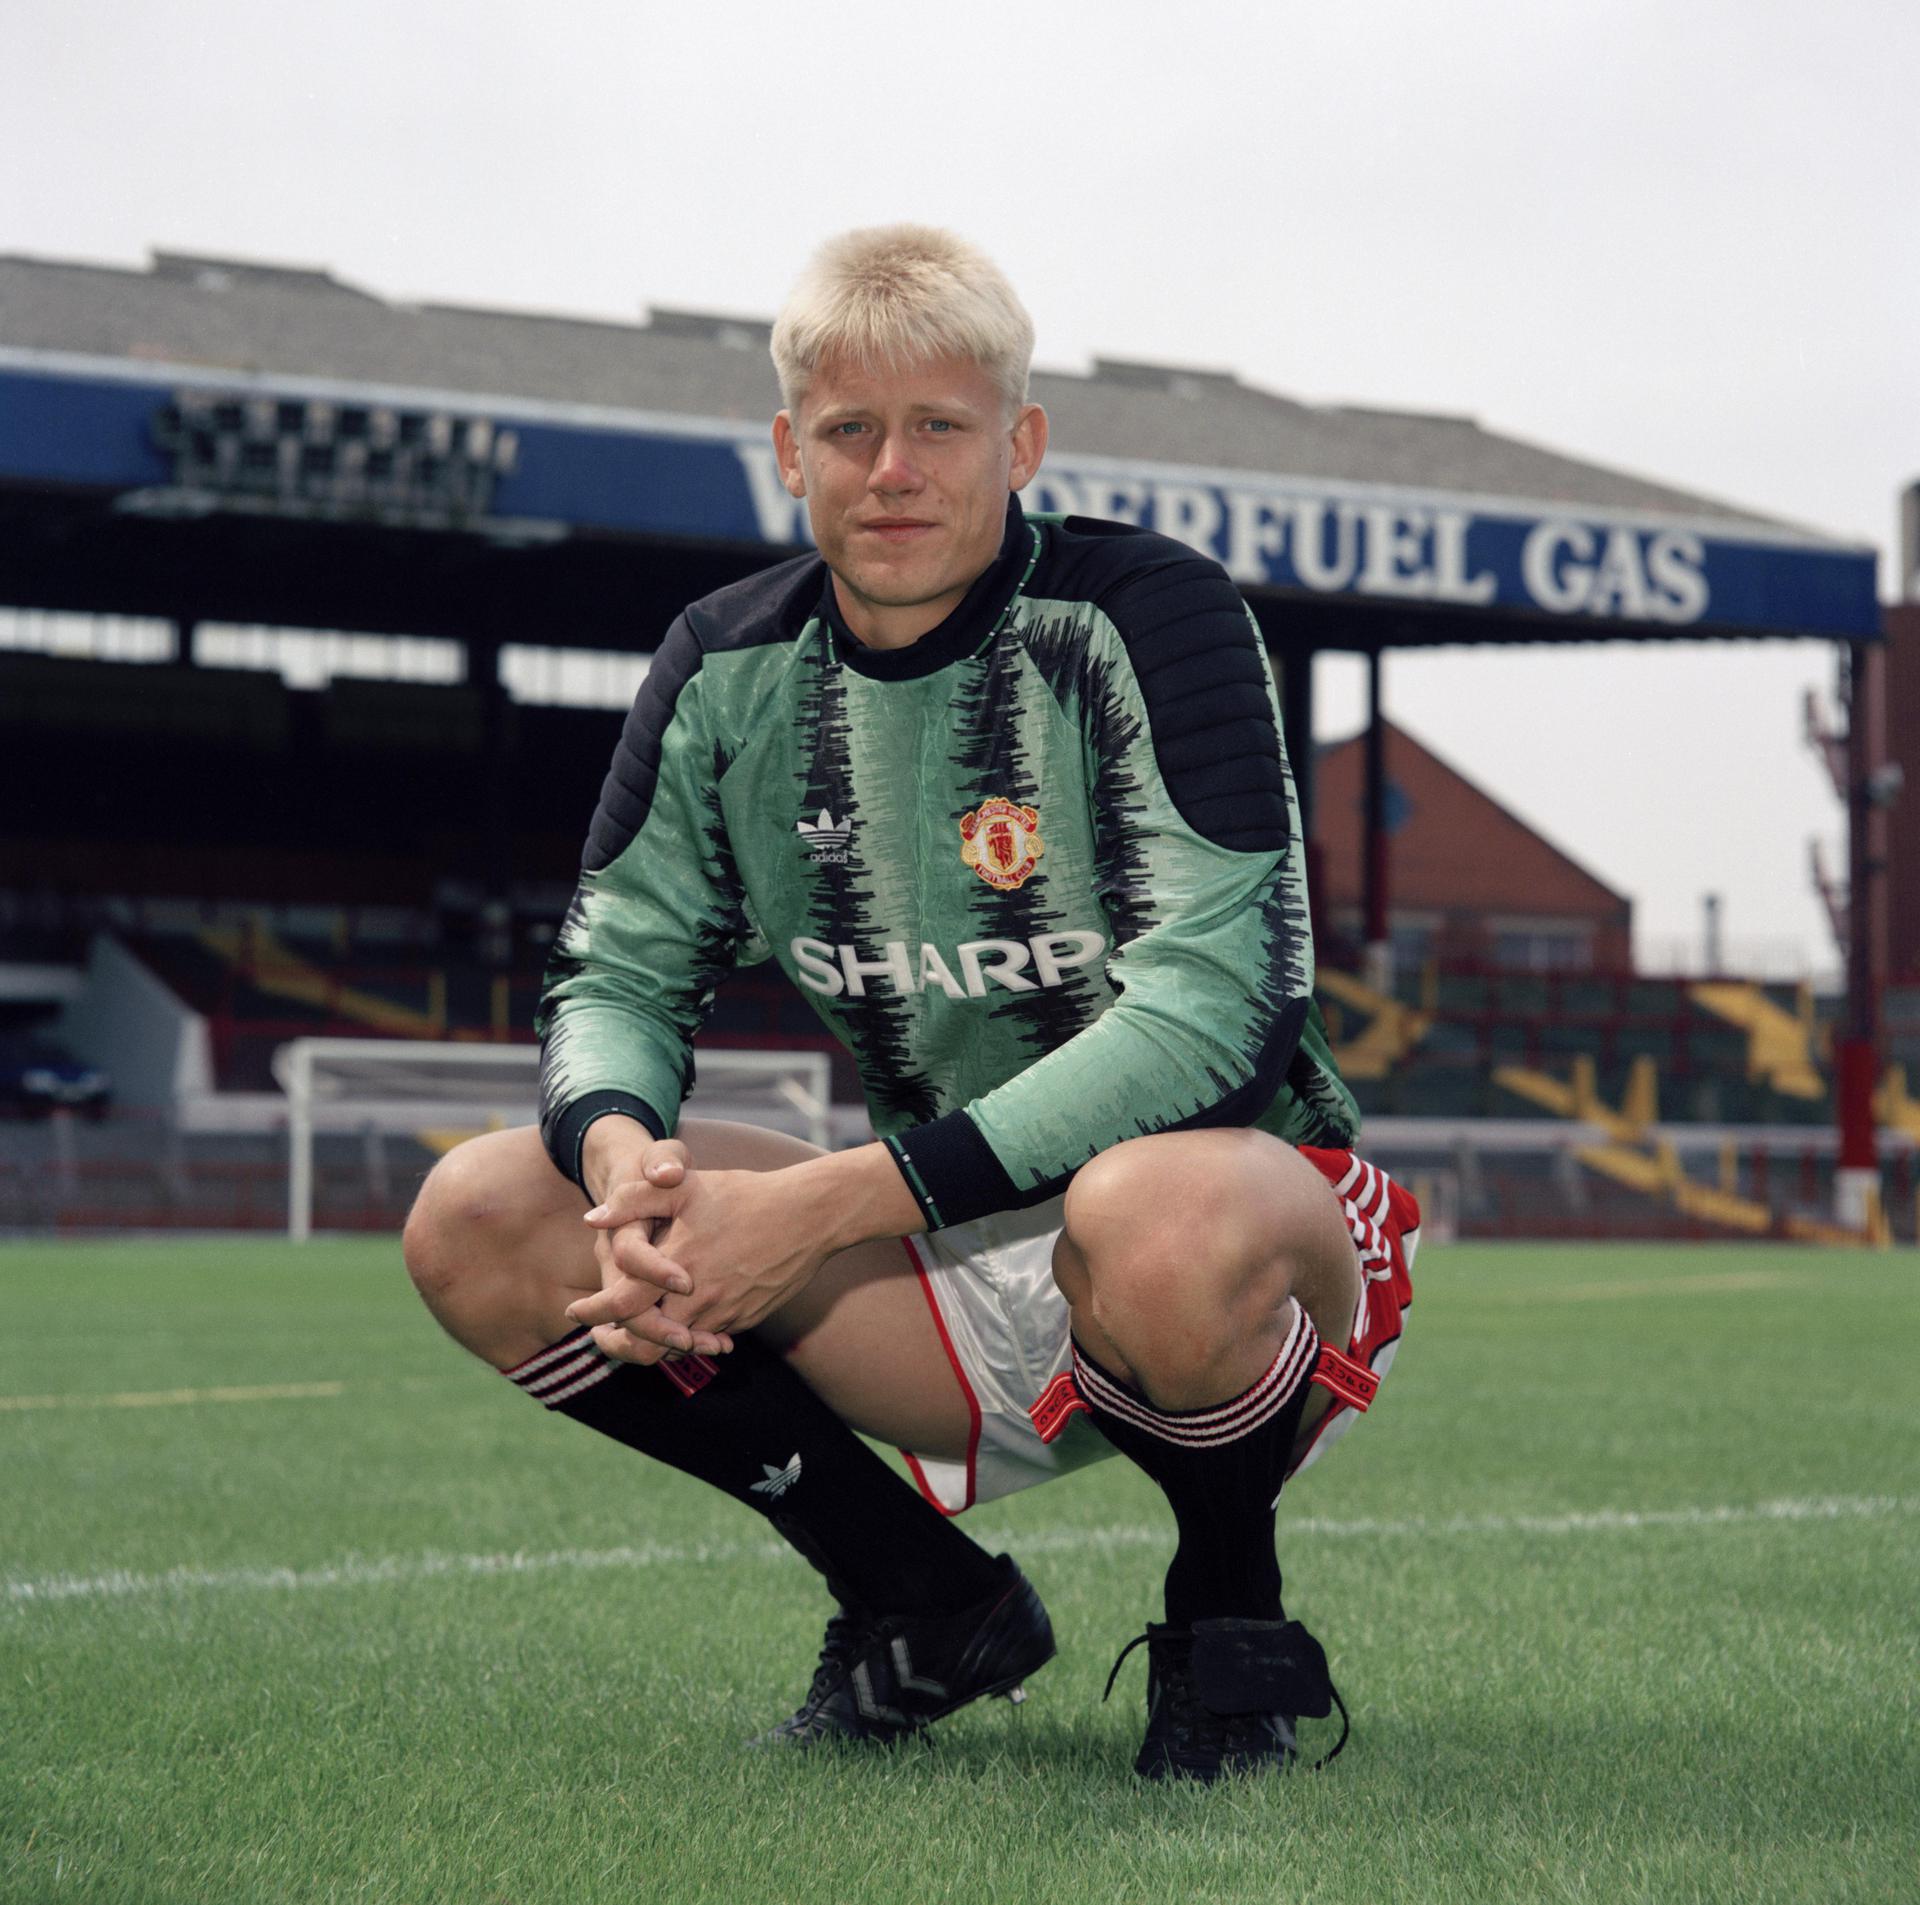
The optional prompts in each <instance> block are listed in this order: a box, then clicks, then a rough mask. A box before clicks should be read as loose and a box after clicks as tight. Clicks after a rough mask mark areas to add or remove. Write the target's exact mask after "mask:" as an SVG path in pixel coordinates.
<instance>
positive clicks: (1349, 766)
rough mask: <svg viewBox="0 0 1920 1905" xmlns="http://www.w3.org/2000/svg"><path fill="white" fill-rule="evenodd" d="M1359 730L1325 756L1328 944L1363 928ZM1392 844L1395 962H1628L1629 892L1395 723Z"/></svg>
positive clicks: (1391, 737) (1599, 965) (1353, 940)
mask: <svg viewBox="0 0 1920 1905" xmlns="http://www.w3.org/2000/svg"><path fill="white" fill-rule="evenodd" d="M1365 760H1366V742H1365V737H1364V735H1355V736H1354V737H1353V738H1352V739H1351V740H1347V741H1342V742H1339V743H1338V744H1336V745H1334V746H1332V747H1328V748H1325V749H1323V750H1322V751H1321V753H1320V755H1319V759H1318V765H1317V769H1316V776H1317V784H1318V800H1317V804H1316V808H1315V832H1316V834H1317V836H1318V844H1319V847H1320V860H1319V868H1318V875H1319V881H1320V894H1321V899H1320V905H1321V911H1322V915H1323V918H1324V920H1325V923H1326V925H1327V927H1328V928H1329V929H1330V943H1332V944H1336V945H1337V944H1346V945H1349V946H1351V945H1355V944H1357V942H1358V941H1359V940H1360V938H1361V930H1360V928H1361V904H1362V900H1361V890H1360V881H1361V867H1362V864H1363V853H1362V833H1363V829H1364V824H1365V819H1364V815H1365V777H1366V768H1365ZM1386 766H1387V802H1386V805H1387V827H1388V832H1389V836H1390V839H1391V843H1392V859H1391V874H1390V877H1389V881H1388V888H1387V892H1388V910H1387V923H1388V927H1389V931H1390V934H1391V937H1392V942H1393V949H1394V964H1395V966H1396V967H1397V968H1398V969H1399V970H1401V971H1403V972H1404V971H1408V970H1410V969H1413V968H1415V967H1418V966H1419V965H1421V964H1423V963H1424V962H1425V961H1426V960H1427V959H1428V958H1430V957H1435V956H1437V957H1439V958H1441V959H1443V960H1445V961H1447V962H1448V963H1450V964H1453V963H1465V964H1474V965H1487V966H1498V967H1501V968H1503V969H1506V970H1508V971H1525V972H1625V971H1627V970H1628V969H1629V968H1630V967H1631V965H1632V960H1633V953H1632V945H1633V902H1632V901H1631V900H1630V899H1628V898H1627V897H1626V896H1625V895H1624V894H1621V893H1616V892H1615V891H1614V890H1613V888H1612V887H1610V886H1608V885H1607V884H1606V883H1605V882H1604V881H1602V880H1599V879H1596V878H1595V877H1594V875H1593V874H1591V873H1589V872H1588V871H1587V870H1586V868H1584V867H1583V866H1581V865H1580V864H1579V863H1578V862H1577V861H1575V860H1573V859H1571V858H1569V856H1568V855H1566V854H1565V853H1563V852H1562V851H1561V850H1560V849H1559V848H1558V847H1556V846H1555V845H1554V844H1553V843H1552V842H1551V841H1550V840H1547V839H1545V838H1544V837H1543V836H1542V835H1540V834H1539V833H1537V832H1535V830H1534V829H1533V828H1532V827H1530V826H1528V825H1527V823H1526V822H1525V821H1524V820H1522V819H1521V818H1520V817H1519V816H1518V815H1517V814H1515V813H1513V812H1511V811H1510V810H1509V809H1508V808H1506V807H1503V806H1502V805H1501V804H1500V802H1499V801H1497V800H1495V799H1494V798H1493V796H1492V795H1491V794H1488V793H1486V792H1484V791H1483V790H1482V789H1481V788H1479V787H1476V786H1475V785H1474V783H1473V782H1472V781H1470V780H1469V779H1468V778H1467V777H1466V776H1465V775H1464V774H1462V773H1460V772H1459V771H1458V770H1457V769H1455V768H1453V767H1450V766H1448V764H1447V763H1446V762H1445V761H1443V760H1441V759H1440V757H1439V756H1438V755H1437V754H1435V753H1433V752H1432V751H1431V750H1430V749H1428V748H1426V747H1424V746H1422V745H1421V743H1420V742H1418V741H1416V740H1415V739H1414V738H1413V736H1412V735H1410V734H1409V733H1407V732H1406V730H1405V729H1404V728H1398V727H1395V726H1393V725H1392V724H1391V723H1388V724H1387V730H1386Z"/></svg>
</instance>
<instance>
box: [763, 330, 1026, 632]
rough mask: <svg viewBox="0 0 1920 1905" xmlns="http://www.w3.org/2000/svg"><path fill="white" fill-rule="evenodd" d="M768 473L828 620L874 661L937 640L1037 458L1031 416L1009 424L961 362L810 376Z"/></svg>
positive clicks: (988, 390)
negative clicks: (795, 500) (776, 481)
mask: <svg viewBox="0 0 1920 1905" xmlns="http://www.w3.org/2000/svg"><path fill="white" fill-rule="evenodd" d="M773 441H774V446H775V448H776V449H777V451H778V452H779V457H780V473H781V475H782V477H783V478H784V479H785V481H786V485H787V489H788V491H789V493H790V494H792V495H794V496H804V497H805V498H806V501H807V516H808V519H809V520H810V522H811V523H812V525H813V539H814V541H815V542H816V543H817V544H818V545H819V548H820V553H821V555H822V556H823V557H825V559H826V563H827V567H828V568H829V569H831V570H832V571H833V577H834V586H835V593H836V595H837V596H838V598H839V603H840V612H841V613H842V614H843V615H844V616H845V617H846V619H847V626H848V627H849V628H850V629H852V630H853V632H854V634H856V635H857V636H859V638H860V639H861V640H862V641H863V642H866V643H868V644H869V645H870V646H872V647H875V648H901V647H905V646H906V645H907V644H908V643H909V642H913V641H917V640H918V639H919V638H920V637H921V636H922V635H924V634H926V633H927V631H928V630H929V629H931V628H934V627H937V626H938V624H939V623H940V622H941V621H943V620H944V619H945V618H946V616H947V615H948V614H949V613H950V612H951V611H952V609H953V608H954V607H955V606H956V605H957V604H958V602H959V601H960V599H961V597H962V596H964V595H965V594H966V592H967V590H968V588H969V587H971V586H972V584H973V582H974V580H975V578H976V577H978V576H979V575H980V573H981V572H982V571H983V570H984V569H986V568H987V567H988V565H989V564H990V563H991V562H992V561H993V559H994V557H995V556H997V555H998V554H999V553H1000V540H1001V537H1002V535H1003V533H1004V531H1005V528H1006V513H1007V495H1008V492H1009V491H1011V490H1016V489H1024V488H1025V487H1026V485H1027V483H1028V482H1029V481H1030V480H1031V479H1032V476H1033V473H1034V472H1035V471H1036V470H1037V469H1038V468H1039V467H1040V458H1041V456H1042V455H1043V454H1044V453H1045V450H1046V444H1047V418H1046V413H1045V411H1043V410H1042V409H1041V408H1040V407H1039V405H1038V404H1026V405H1024V406H1022V407H1021V408H1020V409H1019V410H1017V411H1012V412H1010V411H1009V407H1008V404H1007V401H1006V399H1005V398H1004V397H1003V396H1002V395H1001V394H1000V391H999V389H998V388H997V386H996V385H995V384H994V382H993V380H992V378H990V377H989V376H988V375H987V373H986V372H985V371H984V370H982V369H981V368H980V366H979V365H978V364H976V363H974V362H973V361H972V360H971V359H970V358H964V357H935V358H930V359H928V360H927V361H926V362H925V363H922V364H918V365H913V366H910V367H908V368H906V369H902V370H881V371H866V370H860V369H857V368H854V367H851V366H841V365H837V364H832V363H829V364H823V365H822V366H821V367H820V368H819V369H818V370H817V371H816V372H815V373H814V376H813V381H812V382H811V384H810V385H809V386H808V388H807V394H806V396H805V397H803V398H802V399H801V401H800V403H799V404H798V405H797V406H796V408H795V409H794V410H793V411H791V412H789V411H785V410H783V411H781V413H780V414H779V416H778V417H776V418H775V419H774V425H773Z"/></svg>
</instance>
